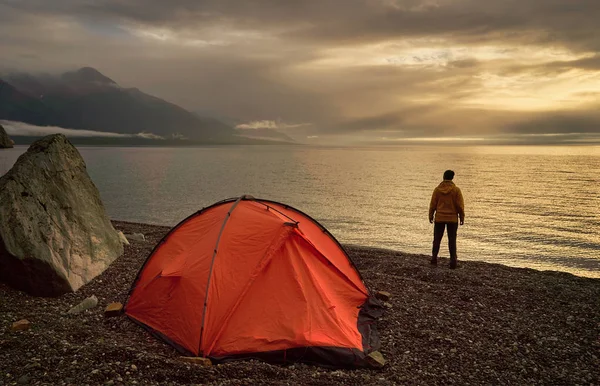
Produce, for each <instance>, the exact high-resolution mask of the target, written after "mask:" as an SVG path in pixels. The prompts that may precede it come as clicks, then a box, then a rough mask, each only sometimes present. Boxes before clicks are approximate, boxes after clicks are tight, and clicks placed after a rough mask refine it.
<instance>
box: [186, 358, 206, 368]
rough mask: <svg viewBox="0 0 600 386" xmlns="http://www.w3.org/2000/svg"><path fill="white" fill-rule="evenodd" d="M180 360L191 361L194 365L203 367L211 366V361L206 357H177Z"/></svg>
mask: <svg viewBox="0 0 600 386" xmlns="http://www.w3.org/2000/svg"><path fill="white" fill-rule="evenodd" d="M179 359H180V360H181V361H182V362H186V363H192V364H195V365H201V366H205V367H210V366H212V362H211V361H210V359H208V358H203V357H179Z"/></svg>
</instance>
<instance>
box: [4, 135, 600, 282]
mask: <svg viewBox="0 0 600 386" xmlns="http://www.w3.org/2000/svg"><path fill="white" fill-rule="evenodd" d="M25 150H26V147H20V146H19V147H16V148H15V149H10V150H2V151H0V173H2V174H3V173H4V172H6V170H8V169H9V168H10V167H11V166H12V164H13V163H14V162H15V161H16V159H17V157H18V156H19V155H20V154H22V153H23V152H25ZM79 150H80V152H81V154H82V155H83V157H84V158H85V160H86V163H87V167H88V172H89V174H90V176H91V177H92V179H93V180H94V182H95V183H96V186H97V187H98V189H99V190H100V194H101V196H102V199H103V201H104V205H105V207H106V209H107V211H108V213H109V215H110V216H111V218H113V219H118V220H127V221H135V222H144V223H152V224H163V225H175V224H176V223H178V222H179V221H180V220H182V219H183V218H185V217H187V216H188V215H189V214H191V213H193V212H194V211H196V210H198V209H200V208H202V207H205V206H208V205H210V204H212V203H214V202H216V201H219V200H221V199H224V198H228V197H233V196H239V195H242V194H251V195H253V196H255V197H260V198H267V199H271V200H276V201H281V202H284V203H287V204H289V205H292V206H294V207H296V208H298V209H300V210H302V211H304V212H305V213H307V214H309V215H311V216H312V217H314V218H315V219H316V220H318V221H319V222H321V223H322V224H323V225H325V226H326V227H327V228H328V229H329V230H330V231H331V232H332V233H333V235H334V236H335V237H336V238H337V239H338V240H339V241H340V242H342V243H347V244H360V245H367V246H374V247H381V248H391V249H397V250H401V251H404V252H410V253H422V254H430V253H431V241H432V233H433V226H432V225H431V224H429V222H428V218H427V212H428V205H429V200H430V197H431V193H432V191H433V189H434V188H435V186H436V185H437V184H438V183H439V182H440V180H441V177H442V173H443V172H444V170H445V169H453V170H454V171H455V172H456V177H455V179H454V181H455V183H456V184H457V185H458V186H459V187H460V188H461V190H462V192H463V195H464V198H465V206H466V221H465V225H464V226H463V227H460V228H459V238H458V254H459V260H460V259H464V260H482V261H487V262H494V263H502V264H506V265H511V266H519V267H530V268H536V269H552V270H561V271H567V272H571V273H575V274H578V275H583V276H590V277H600V147H592V146H589V147H491V146H487V147H436V148H434V147H419V146H414V147H371V148H326V147H301V146H217V147H197V148H113V147H80V148H79ZM440 255H441V256H448V252H447V247H446V239H444V241H443V245H442V250H441V253H440Z"/></svg>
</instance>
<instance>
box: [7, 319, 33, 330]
mask: <svg viewBox="0 0 600 386" xmlns="http://www.w3.org/2000/svg"><path fill="white" fill-rule="evenodd" d="M30 327H31V322H29V320H27V319H21V320H19V321H17V322H14V323H13V324H12V326H11V327H10V330H11V331H12V332H16V331H25V330H29V328H30Z"/></svg>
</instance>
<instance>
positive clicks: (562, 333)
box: [0, 221, 600, 385]
mask: <svg viewBox="0 0 600 386" xmlns="http://www.w3.org/2000/svg"><path fill="white" fill-rule="evenodd" d="M114 225H115V227H116V228H117V229H120V230H123V231H124V233H133V232H141V233H143V234H144V235H145V236H146V242H136V241H132V242H131V245H130V246H127V247H125V254H124V255H123V256H122V257H121V258H119V259H118V260H116V261H115V262H114V263H113V264H112V265H111V266H110V267H109V268H108V269H107V270H106V271H105V272H104V273H103V274H102V275H100V276H99V277H97V278H96V279H94V280H93V281H92V282H90V283H88V284H87V285H85V286H84V287H82V288H81V289H80V290H79V291H78V292H77V293H73V294H67V295H63V296H61V297H58V298H34V297H31V296H28V295H26V294H24V293H22V292H19V291H16V290H13V289H11V288H9V287H7V286H6V285H4V284H1V283H0V323H1V325H2V328H1V329H0V385H12V384H32V385H42V384H44V385H65V384H71V385H85V384H89V385H119V384H140V385H147V384H160V385H169V384H173V385H175V384H214V385H217V384H218V385H231V384H234V385H240V384H244V385H247V384H289V385H297V384H302V385H317V384H318V385H321V384H343V385H375V384H381V385H388V384H411V385H412V384H415V385H416V384H423V385H425V384H427V385H432V384H460V385H468V384H473V385H480V384H520V385H532V384H552V385H558V384H565V385H567V384H568V385H574V384H579V385H600V279H590V278H581V277H577V276H573V275H571V274H567V273H560V272H540V271H535V270H531V269H520V268H510V267H506V266H502V265H495V264H487V263H478V262H460V261H459V264H460V266H459V269H457V270H450V269H448V267H447V263H448V262H447V261H445V260H443V259H442V260H441V261H440V263H439V265H438V267H437V268H432V267H430V265H429V262H428V259H427V257H426V256H418V255H408V254H404V253H401V252H396V251H389V250H379V249H373V248H363V247H356V246H347V247H346V250H347V251H348V253H349V254H350V256H351V257H352V259H353V260H354V262H355V263H356V265H357V266H358V268H359V270H360V271H361V273H362V275H363V278H364V280H365V282H366V284H367V285H368V286H369V287H370V288H371V289H374V290H385V291H388V292H390V293H391V294H392V299H391V300H390V303H391V306H392V308H391V309H388V310H387V311H386V312H385V314H384V316H383V317H382V318H381V319H380V321H379V322H378V329H379V334H380V338H381V343H382V348H381V352H382V353H383V355H384V356H385V358H386V359H387V361H388V363H387V365H386V366H385V367H384V368H383V369H381V370H366V369H361V370H330V369H324V368H319V367H314V366H308V365H303V364H295V365H289V366H275V365H269V364H266V363H262V362H258V361H254V360H252V361H238V362H233V363H227V364H222V365H218V366H213V367H200V366H197V365H191V364H188V363H184V362H181V361H180V360H179V355H178V353H177V352H176V351H175V350H173V349H172V348H171V347H170V346H168V345H166V344H164V343H163V342H161V341H159V340H157V339H155V338H154V337H152V336H151V335H150V334H148V333H147V332H146V331H145V330H143V329H142V328H140V327H139V326H137V325H135V324H133V323H132V322H130V321H129V320H128V319H127V318H126V317H123V316H122V317H117V318H108V319H107V318H105V317H104V314H103V311H104V307H106V305H107V304H108V303H110V302H113V301H120V302H122V303H124V302H125V300H126V298H127V292H128V291H129V287H130V285H131V283H132V281H133V280H134V278H135V276H136V274H137V271H138V270H139V268H140V266H141V265H142V263H143V262H144V260H145V259H146V257H147V256H148V254H149V253H150V251H151V250H152V248H153V247H154V245H155V244H156V243H157V242H158V241H159V240H160V239H161V238H162V236H163V235H164V234H165V233H166V232H167V231H168V230H169V228H167V227H160V226H152V225H143V224H133V223H125V222H117V221H115V222H114ZM91 295H95V296H96V297H97V298H98V306H97V307H95V308H93V309H90V310H87V311H84V312H83V313H81V314H78V315H69V314H67V311H68V310H69V309H70V308H71V307H72V306H74V305H76V304H78V303H79V302H80V301H81V300H83V299H85V298H86V297H88V296H91ZM20 319H27V320H29V321H30V322H31V324H32V325H31V328H30V329H29V330H27V331H20V332H11V331H10V326H11V324H12V323H13V322H15V321H17V320H20Z"/></svg>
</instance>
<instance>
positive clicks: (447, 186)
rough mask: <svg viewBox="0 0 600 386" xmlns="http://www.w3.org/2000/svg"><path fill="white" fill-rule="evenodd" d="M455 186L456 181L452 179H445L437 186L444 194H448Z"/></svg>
mask: <svg viewBox="0 0 600 386" xmlns="http://www.w3.org/2000/svg"><path fill="white" fill-rule="evenodd" d="M454 186H455V185H454V182H452V181H450V180H444V181H442V182H440V184H439V185H438V187H437V190H438V191H439V192H440V193H442V194H448V193H450V192H451V191H452V190H453V189H454Z"/></svg>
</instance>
